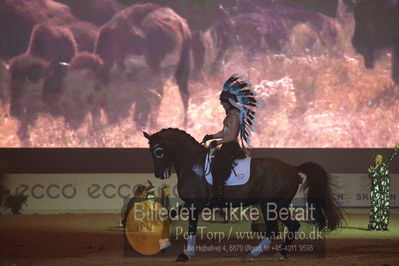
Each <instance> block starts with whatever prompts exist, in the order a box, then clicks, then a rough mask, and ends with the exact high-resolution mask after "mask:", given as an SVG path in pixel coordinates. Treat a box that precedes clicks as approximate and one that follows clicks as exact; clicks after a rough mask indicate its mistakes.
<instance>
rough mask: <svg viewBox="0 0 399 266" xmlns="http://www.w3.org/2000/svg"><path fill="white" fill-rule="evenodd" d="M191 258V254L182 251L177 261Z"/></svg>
mask: <svg viewBox="0 0 399 266" xmlns="http://www.w3.org/2000/svg"><path fill="white" fill-rule="evenodd" d="M189 259H190V257H189V256H187V255H186V254H184V252H182V253H180V254H179V256H177V259H176V262H186V261H188V260H189Z"/></svg>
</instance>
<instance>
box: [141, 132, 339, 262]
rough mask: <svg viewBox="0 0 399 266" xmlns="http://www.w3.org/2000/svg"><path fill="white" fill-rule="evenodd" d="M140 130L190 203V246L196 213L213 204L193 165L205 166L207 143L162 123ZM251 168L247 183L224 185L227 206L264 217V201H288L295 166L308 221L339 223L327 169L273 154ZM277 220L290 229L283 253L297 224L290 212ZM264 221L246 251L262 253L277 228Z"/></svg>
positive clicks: (161, 169)
mask: <svg viewBox="0 0 399 266" xmlns="http://www.w3.org/2000/svg"><path fill="white" fill-rule="evenodd" d="M144 136H145V137H146V138H147V139H148V140H149V145H150V151H151V154H152V157H153V162H154V169H155V170H154V171H155V176H156V177H157V178H161V179H165V178H169V177H170V175H171V167H172V166H174V168H175V170H176V173H177V177H178V184H177V190H178V193H179V196H180V198H181V199H183V201H184V202H185V203H184V206H191V207H194V208H193V209H194V211H193V215H190V217H189V230H188V231H189V232H188V233H189V237H188V245H187V246H188V247H190V246H191V247H193V246H194V247H195V235H196V230H197V222H198V216H199V214H200V213H201V211H202V210H203V209H204V208H205V207H215V206H209V205H210V204H212V203H209V197H210V190H211V185H209V184H208V183H207V181H206V180H205V177H204V174H201V173H199V171H198V169H201V168H202V169H204V162H205V155H206V153H207V149H206V148H205V147H204V146H203V145H201V144H200V143H198V142H197V141H196V140H195V139H194V138H193V137H191V136H190V135H189V134H187V133H186V132H184V131H182V130H179V129H174V128H168V129H163V130H161V131H159V132H157V133H155V134H152V135H149V134H148V133H146V132H144ZM250 168H251V169H250V173H251V174H250V178H249V181H248V182H247V183H246V184H244V185H239V186H228V187H225V195H229V196H228V198H225V202H226V203H227V202H228V203H229V204H231V206H240V205H241V206H242V205H245V206H249V205H259V206H260V209H261V211H262V213H263V216H264V217H267V215H266V214H267V211H268V209H267V206H269V205H268V204H270V203H272V204H275V206H277V210H280V209H281V208H287V207H288V206H289V204H290V203H291V201H292V199H293V197H294V196H295V194H296V192H297V190H298V186H299V184H300V177H299V172H302V173H304V174H306V176H307V181H306V184H305V185H306V186H307V187H308V195H307V202H308V203H309V204H312V205H313V206H314V207H315V215H314V217H315V219H314V221H312V223H314V225H315V226H316V227H317V228H318V229H319V230H327V231H332V230H335V229H337V228H338V227H340V224H341V221H342V211H341V209H340V207H339V205H338V204H337V203H336V201H335V199H334V198H333V195H332V193H331V185H330V175H329V174H328V173H327V172H326V171H325V170H324V169H323V167H322V166H320V165H318V164H316V163H312V162H307V163H303V164H301V165H299V166H292V165H289V164H287V163H285V162H283V161H280V160H278V159H275V158H259V159H258V158H254V159H252V161H251V167H250ZM194 170H195V171H194ZM203 172H204V171H203ZM229 206H230V205H229ZM281 222H282V223H283V224H284V225H285V226H287V228H288V230H289V233H288V234H287V236H286V237H285V239H284V242H283V244H282V249H281V250H280V251H279V252H278V253H277V254H276V256H279V257H280V258H285V257H286V255H287V253H288V246H289V245H291V244H292V243H293V241H294V240H295V232H296V231H297V230H298V229H299V227H300V224H299V222H298V221H296V220H295V219H294V218H293V217H290V218H289V219H287V220H281ZM265 224H266V227H267V231H266V237H265V238H264V239H263V240H262V241H261V243H260V244H259V245H258V247H257V248H255V249H254V250H253V251H252V252H251V254H250V257H257V256H259V255H261V253H262V251H263V250H264V249H265V248H266V247H267V246H268V245H270V244H271V240H270V239H271V238H272V237H271V236H272V235H273V234H274V235H275V233H277V232H278V227H277V220H267V219H265ZM193 255H194V251H192V252H191V253H190V252H189V253H187V251H185V252H183V253H181V254H180V255H179V256H178V258H177V261H186V260H188V259H189V258H190V257H191V256H193Z"/></svg>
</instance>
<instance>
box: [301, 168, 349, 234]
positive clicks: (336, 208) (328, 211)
mask: <svg viewBox="0 0 399 266" xmlns="http://www.w3.org/2000/svg"><path fill="white" fill-rule="evenodd" d="M298 169H299V171H301V172H303V173H304V174H306V177H307V178H306V182H305V184H304V186H305V188H309V190H308V198H307V202H308V204H309V205H310V206H311V207H312V206H313V207H315V210H314V215H313V221H312V222H313V223H314V224H315V225H316V226H317V227H318V228H319V230H322V229H326V230H327V231H332V230H335V229H337V228H339V227H340V226H341V225H342V222H344V217H343V210H342V208H341V206H340V205H339V203H338V202H337V201H336V200H335V198H334V196H333V194H332V192H331V186H332V184H331V175H330V174H329V173H327V172H326V170H324V168H323V167H322V166H320V165H319V164H317V163H312V162H307V163H304V164H301V165H300V166H298Z"/></svg>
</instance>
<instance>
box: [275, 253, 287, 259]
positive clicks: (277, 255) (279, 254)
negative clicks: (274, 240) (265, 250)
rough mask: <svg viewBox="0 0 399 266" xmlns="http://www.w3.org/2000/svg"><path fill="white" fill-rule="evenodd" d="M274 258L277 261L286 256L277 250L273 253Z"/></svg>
mask: <svg viewBox="0 0 399 266" xmlns="http://www.w3.org/2000/svg"><path fill="white" fill-rule="evenodd" d="M274 258H275V259H277V260H279V261H283V260H286V259H287V256H285V255H284V254H282V253H281V252H277V253H276V254H274Z"/></svg>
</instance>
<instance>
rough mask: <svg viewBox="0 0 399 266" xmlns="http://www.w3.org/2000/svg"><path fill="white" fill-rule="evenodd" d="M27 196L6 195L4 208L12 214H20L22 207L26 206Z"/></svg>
mask: <svg viewBox="0 0 399 266" xmlns="http://www.w3.org/2000/svg"><path fill="white" fill-rule="evenodd" d="M27 200H28V195H23V194H14V195H8V196H7V197H6V198H5V200H4V207H6V208H9V209H11V212H12V213H13V214H20V211H21V209H22V205H25V206H27V205H26V202H27Z"/></svg>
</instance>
